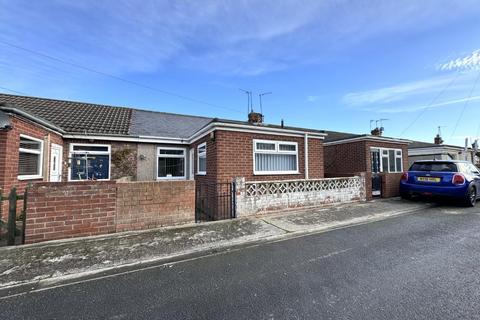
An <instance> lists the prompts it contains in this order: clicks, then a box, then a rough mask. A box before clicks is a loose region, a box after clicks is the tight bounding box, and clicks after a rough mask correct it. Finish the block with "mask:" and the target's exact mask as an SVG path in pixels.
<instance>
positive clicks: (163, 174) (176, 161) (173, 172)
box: [157, 147, 185, 179]
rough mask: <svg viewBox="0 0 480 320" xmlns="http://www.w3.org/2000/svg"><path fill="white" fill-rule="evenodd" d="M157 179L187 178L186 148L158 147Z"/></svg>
mask: <svg viewBox="0 0 480 320" xmlns="http://www.w3.org/2000/svg"><path fill="white" fill-rule="evenodd" d="M157 150H158V151H157V160H158V161H157V179H185V149H183V148H169V147H159V148H158V149H157Z"/></svg>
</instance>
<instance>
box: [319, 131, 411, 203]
mask: <svg viewBox="0 0 480 320" xmlns="http://www.w3.org/2000/svg"><path fill="white" fill-rule="evenodd" d="M371 148H392V149H401V150H402V157H403V158H402V162H403V169H404V170H407V168H408V146H407V145H406V144H402V143H395V142H383V141H382V142H380V141H369V140H363V141H355V142H348V143H341V144H336V145H335V144H334V145H325V146H324V150H325V176H327V177H343V176H348V175H354V174H356V173H358V172H366V176H365V179H366V192H367V199H371V198H372V196H371V194H372V181H371V178H372V165H371V161H372V160H371V153H370V149H371ZM400 177H401V173H382V197H384V198H388V197H395V196H398V195H399V193H398V184H399V183H400Z"/></svg>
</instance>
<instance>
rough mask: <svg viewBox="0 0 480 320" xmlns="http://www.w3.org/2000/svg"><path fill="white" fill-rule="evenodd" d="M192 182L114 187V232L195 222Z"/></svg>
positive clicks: (193, 183) (193, 187)
mask: <svg viewBox="0 0 480 320" xmlns="http://www.w3.org/2000/svg"><path fill="white" fill-rule="evenodd" d="M194 212H195V182H194V181H164V182H132V183H118V184H117V220H116V226H117V231H127V230H140V229H150V228H155V227H160V226H171V225H177V224H183V223H189V222H195V215H194Z"/></svg>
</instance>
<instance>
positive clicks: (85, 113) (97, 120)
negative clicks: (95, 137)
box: [0, 94, 132, 135]
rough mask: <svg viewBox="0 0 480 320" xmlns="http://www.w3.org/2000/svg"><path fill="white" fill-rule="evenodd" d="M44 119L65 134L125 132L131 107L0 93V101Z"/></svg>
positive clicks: (125, 133) (128, 124)
mask: <svg viewBox="0 0 480 320" xmlns="http://www.w3.org/2000/svg"><path fill="white" fill-rule="evenodd" d="M2 102H3V103H6V104H9V105H12V106H14V107H16V108H19V109H22V110H24V111H26V112H28V113H29V114H32V115H34V116H37V117H40V118H42V119H45V120H47V121H49V122H51V123H53V124H55V125H56V126H58V127H60V128H62V129H63V130H65V131H66V132H67V133H82V134H84V133H89V134H110V135H127V134H128V133H129V126H130V120H131V115H132V110H131V109H128V108H123V107H113V106H106V105H100V104H91V103H84V102H74V101H65V100H54V99H45V98H36V97H26V96H17V95H9V94H0V103H2Z"/></svg>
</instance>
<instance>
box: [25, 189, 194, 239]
mask: <svg viewBox="0 0 480 320" xmlns="http://www.w3.org/2000/svg"><path fill="white" fill-rule="evenodd" d="M194 221H195V182H194V181H159V182H128V183H116V182H115V181H85V182H60V183H56V182H42V183H36V184H34V185H33V187H32V188H30V189H29V192H28V206H27V221H26V230H25V243H35V242H41V241H47V240H55V239H66V238H73V237H83V236H93V235H101V234H108V233H114V232H120V231H126V230H140V229H149V228H155V227H159V226H171V225H177V224H182V223H189V222H194Z"/></svg>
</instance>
